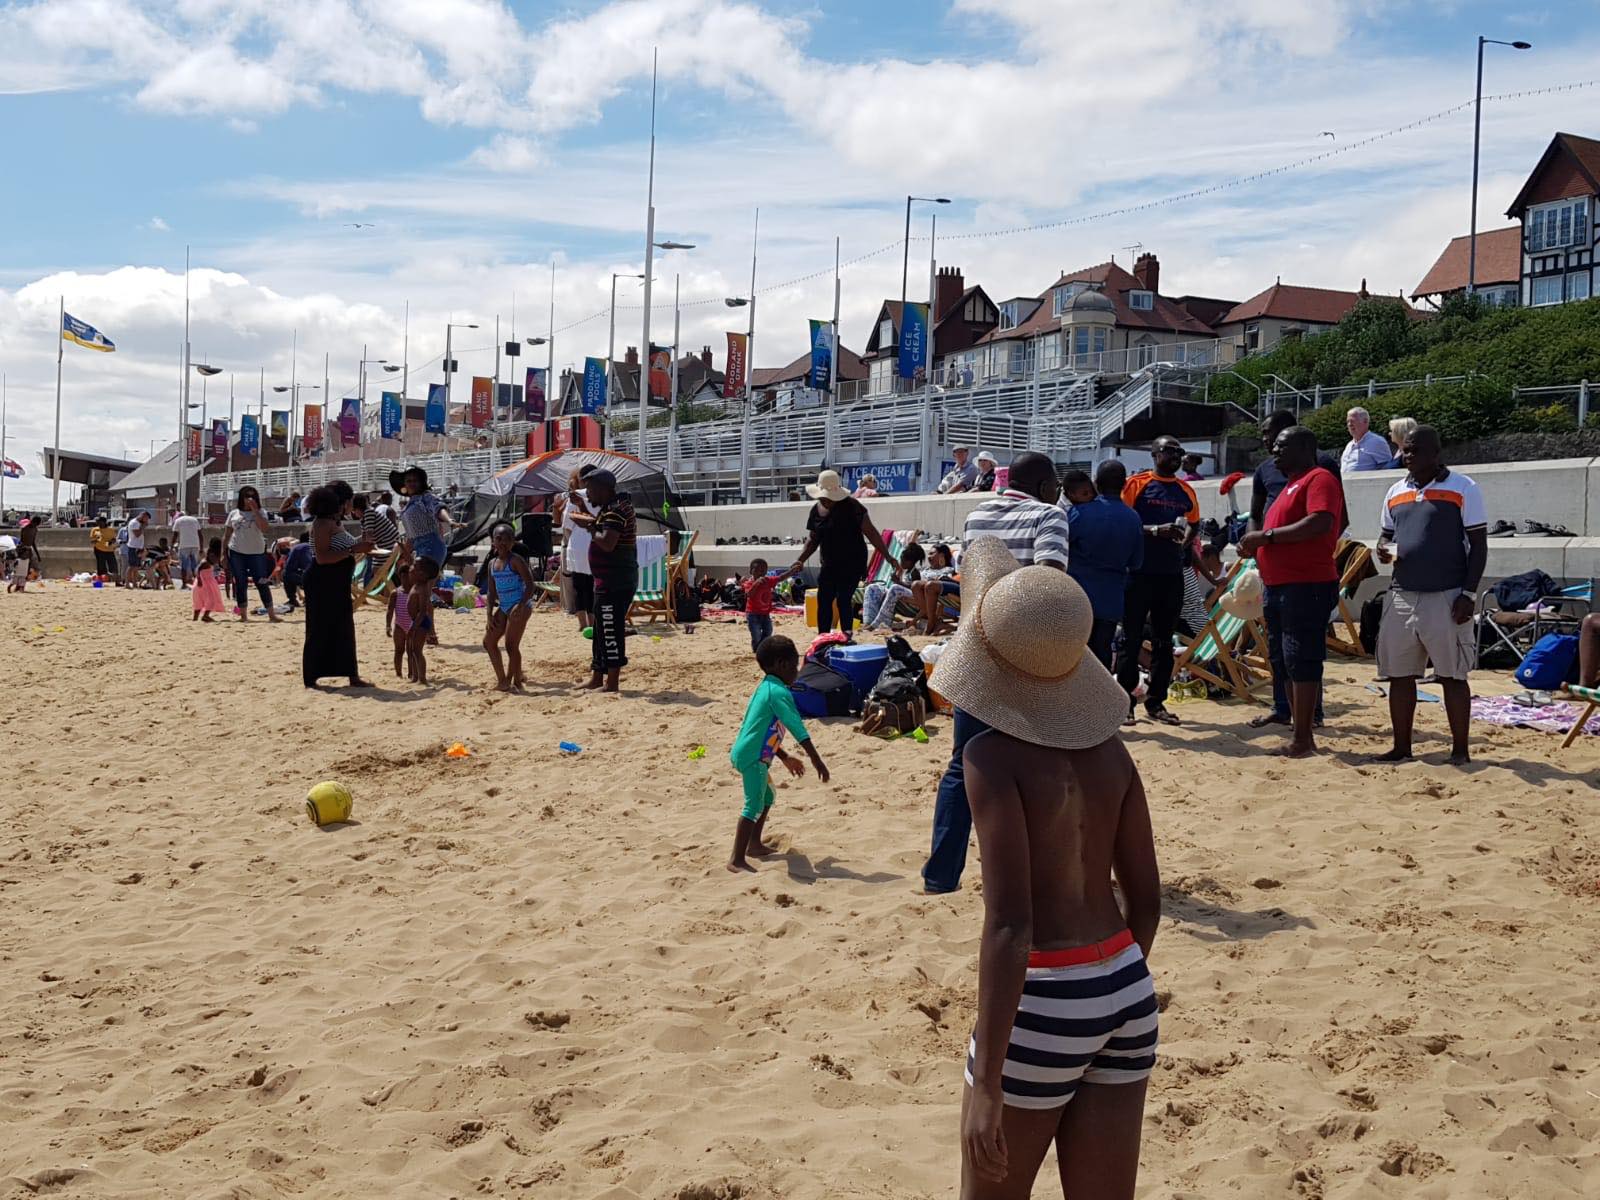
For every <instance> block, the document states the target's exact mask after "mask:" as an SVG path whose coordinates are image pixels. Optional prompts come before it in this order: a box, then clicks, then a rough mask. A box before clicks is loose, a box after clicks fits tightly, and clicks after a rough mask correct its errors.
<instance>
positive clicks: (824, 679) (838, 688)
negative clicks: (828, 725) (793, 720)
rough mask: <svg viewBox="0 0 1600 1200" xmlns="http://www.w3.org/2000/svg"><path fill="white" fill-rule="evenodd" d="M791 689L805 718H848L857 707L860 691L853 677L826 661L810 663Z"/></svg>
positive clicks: (801, 670)
mask: <svg viewBox="0 0 1600 1200" xmlns="http://www.w3.org/2000/svg"><path fill="white" fill-rule="evenodd" d="M789 690H790V691H791V692H793V693H794V706H795V707H796V708H798V709H799V710H800V715H801V716H803V717H848V716H849V715H850V712H851V709H852V708H853V707H854V706H855V695H856V692H855V688H853V687H851V686H850V679H849V677H848V676H846V675H844V674H843V673H842V672H839V671H835V670H834V669H833V668H832V667H830V666H828V664H827V663H825V662H808V663H806V665H805V666H803V667H801V668H800V675H799V677H798V678H796V679H795V681H794V683H792V684H790V685H789Z"/></svg>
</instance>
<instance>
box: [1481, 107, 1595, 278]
mask: <svg viewBox="0 0 1600 1200" xmlns="http://www.w3.org/2000/svg"><path fill="white" fill-rule="evenodd" d="M1558 150H1565V151H1566V152H1567V153H1568V154H1570V155H1572V157H1573V159H1574V160H1575V161H1576V162H1577V164H1578V169H1579V170H1580V171H1582V172H1583V174H1584V176H1585V177H1587V179H1588V180H1589V182H1590V183H1591V184H1593V185H1594V188H1595V191H1596V192H1600V141H1596V140H1595V139H1594V138H1586V137H1579V136H1578V135H1577V134H1575V133H1558V134H1556V135H1555V137H1553V138H1551V139H1550V144H1549V145H1548V146H1546V147H1545V150H1544V153H1543V154H1541V155H1540V156H1539V162H1538V165H1537V166H1535V167H1534V168H1533V171H1532V172H1531V173H1530V174H1529V175H1528V178H1527V180H1526V181H1525V182H1524V183H1523V185H1522V190H1521V191H1519V192H1518V193H1517V198H1516V199H1515V200H1513V201H1512V202H1511V207H1510V208H1508V209H1506V216H1508V217H1520V216H1521V215H1522V210H1523V208H1524V207H1525V205H1524V204H1523V197H1524V196H1526V195H1527V194H1528V190H1529V189H1530V188H1532V187H1533V185H1534V184H1535V183H1536V182H1537V181H1538V179H1539V176H1540V174H1542V173H1543V171H1544V168H1545V164H1546V163H1548V162H1549V161H1550V158H1551V156H1552V155H1553V154H1555V153H1556V151H1558ZM1479 249H1480V250H1481V249H1482V247H1481V246H1480V247H1479Z"/></svg>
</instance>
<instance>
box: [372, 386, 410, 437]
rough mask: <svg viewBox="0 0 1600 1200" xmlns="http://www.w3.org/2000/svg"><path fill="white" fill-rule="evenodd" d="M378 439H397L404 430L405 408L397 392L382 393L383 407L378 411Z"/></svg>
mask: <svg viewBox="0 0 1600 1200" xmlns="http://www.w3.org/2000/svg"><path fill="white" fill-rule="evenodd" d="M378 420H379V422H380V423H381V424H380V427H379V433H378V436H379V437H386V438H397V437H399V436H400V431H401V430H402V429H403V428H405V423H406V406H405V404H404V403H402V402H401V400H400V394H399V393H398V392H385V393H383V407H382V408H380V409H379V410H378Z"/></svg>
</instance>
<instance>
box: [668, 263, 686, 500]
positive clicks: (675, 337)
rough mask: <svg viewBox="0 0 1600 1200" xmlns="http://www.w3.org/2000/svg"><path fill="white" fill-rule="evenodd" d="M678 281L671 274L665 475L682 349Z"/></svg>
mask: <svg viewBox="0 0 1600 1200" xmlns="http://www.w3.org/2000/svg"><path fill="white" fill-rule="evenodd" d="M678 279H679V275H678V273H677V272H676V271H674V272H673V273H672V370H671V371H670V372H669V373H668V376H667V378H668V379H669V380H670V381H671V382H670V383H668V384H667V474H668V475H671V474H672V459H673V454H672V439H673V435H674V434H676V433H677V432H678V354H679V352H680V351H681V350H682V347H681V346H679V345H678V342H679V339H680V335H679V331H678Z"/></svg>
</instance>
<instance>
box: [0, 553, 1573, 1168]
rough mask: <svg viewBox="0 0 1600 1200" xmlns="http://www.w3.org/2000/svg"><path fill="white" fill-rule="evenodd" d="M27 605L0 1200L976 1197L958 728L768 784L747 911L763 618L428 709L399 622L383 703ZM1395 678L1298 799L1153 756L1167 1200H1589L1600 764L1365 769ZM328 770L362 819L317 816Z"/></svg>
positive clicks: (1486, 759)
mask: <svg viewBox="0 0 1600 1200" xmlns="http://www.w3.org/2000/svg"><path fill="white" fill-rule="evenodd" d="M4 599H5V603H4V604H3V605H0V639H3V643H4V645H5V646H6V648H7V651H8V653H7V656H6V657H7V665H8V668H9V669H8V672H7V674H8V677H9V678H8V686H7V687H6V689H5V692H4V696H3V698H0V717H3V723H4V728H5V730H6V732H7V743H8V749H9V755H8V758H9V761H8V763H7V770H6V772H5V774H6V777H7V781H8V786H7V787H6V789H5V796H6V798H5V801H4V811H5V813H6V816H7V819H6V821H5V823H4V826H3V829H0V966H3V972H4V978H5V980H6V985H7V986H6V987H5V988H4V990H3V995H0V1004H3V1006H4V1012H3V1014H0V1129H3V1134H0V1197H5V1198H6V1200H10V1198H12V1197H18V1198H21V1197H31V1196H35V1195H45V1194H49V1195H57V1196H84V1197H118V1198H126V1200H142V1198H146V1197H151V1198H154V1197H167V1196H173V1197H177V1196H182V1197H192V1198H198V1200H213V1198H215V1200H220V1198H222V1197H230V1198H240V1200H243V1198H247V1197H248V1198H254V1197H263V1198H264V1197H282V1196H291V1195H303V1196H310V1197H319V1198H323V1197H417V1198H422V1197H430V1198H431V1197H446V1196H459V1197H468V1196H477V1195H538V1196H541V1197H551V1198H556V1200H563V1198H569V1197H570V1198H579V1197H584V1198H589V1197H593V1198H601V1197H604V1198H607V1200H625V1198H629V1200H631V1198H634V1197H638V1198H641V1200H662V1198H665V1200H732V1198H735V1197H738V1198H741V1200H749V1198H758V1197H759V1198H768V1197H771V1198H784V1200H823V1198H829V1200H833V1198H837V1197H875V1198H896V1200H898V1198H907V1200H909V1198H912V1197H919V1198H920V1197H947V1196H953V1195H955V1190H956V1189H955V1184H956V1178H957V1164H958V1149H957V1143H956V1140H955V1133H956V1128H957V1106H958V1103H959V1096H960V1089H961V1059H962V1055H963V1053H964V1048H965V1043H966V1039H967V1036H968V1033H969V1031H970V1024H971V1020H972V1017H973V1013H974V1009H975V999H976V953H977V946H978V936H979V923H980V913H981V905H982V897H981V894H980V890H981V889H980V888H979V886H978V872H977V867H976V862H975V860H974V861H973V862H972V863H970V864H969V869H968V874H967V880H966V883H967V886H966V887H965V889H964V890H963V891H961V892H960V893H957V894H955V895H952V896H946V897H939V898H928V897H924V896H922V895H921V894H920V892H919V890H918V889H919V887H920V880H919V878H918V868H919V867H920V865H921V862H922V858H923V856H924V853H925V849H926V842H927V837H928V830H929V819H930V814H931V811H932V805H933V795H934V786H935V782H936V780H937V778H938V776H939V773H940V770H941V768H942V765H943V761H944V758H945V756H946V755H947V754H948V748H949V735H950V726H949V722H948V720H947V719H943V718H940V719H937V720H934V721H931V722H930V729H931V732H932V733H933V738H932V742H931V744H929V745H919V744H917V743H915V742H913V741H911V740H909V739H904V740H899V741H895V742H882V741H878V740H876V739H871V738H866V737H863V736H860V735H858V734H856V733H854V732H852V730H851V728H850V726H849V724H848V723H847V722H843V721H839V722H832V723H826V724H821V725H820V726H818V725H814V730H815V736H816V738H817V741H818V746H819V749H820V750H821V752H822V754H823V756H824V757H825V758H826V759H827V761H828V763H829V765H830V767H831V768H832V770H833V782H832V783H831V784H829V785H826V786H824V785H822V784H819V783H818V782H817V781H816V780H815V779H814V778H812V777H810V776H808V777H807V778H806V779H805V780H803V781H799V782H787V783H778V788H779V791H778V804H777V807H776V808H775V809H774V812H773V817H772V821H771V824H770V832H771V834H773V835H774V836H775V838H776V840H777V844H778V846H779V847H780V850H781V853H780V855H779V857H777V858H774V859H771V860H768V861H766V862H765V863H764V864H762V866H761V868H760V870H759V873H758V874H756V875H755V876H740V877H735V876H731V875H729V874H728V873H727V872H726V871H725V870H724V869H723V862H724V861H725V859H726V857H727V853H728V846H729V842H730V839H731V835H732V831H733V825H734V819H735V816H736V815H737V811H738V805H739V800H738V791H737V782H736V778H735V776H734V774H733V772H732V771H731V769H730V768H729V766H728V763H727V752H728V747H729V744H730V742H731V740H732V736H733V734H734V732H735V730H736V729H737V726H738V723H739V719H740V716H741V715H742V711H743V704H744V700H745V698H746V697H747V695H748V694H749V691H750V690H751V688H752V687H753V686H754V683H755V682H756V675H755V673H754V667H753V664H752V663H751V662H750V661H749V658H748V640H747V635H746V633H745V631H744V628H743V627H742V625H741V626H734V625H712V626H702V627H701V629H700V630H699V632H697V633H696V634H695V635H693V636H684V635H681V634H676V635H675V634H672V633H670V632H667V633H665V635H664V636H663V637H662V638H661V640H659V641H656V640H653V639H652V638H651V637H649V636H643V637H640V638H637V639H634V640H633V641H632V642H631V643H630V653H631V654H632V657H633V661H632V664H631V665H630V667H629V668H628V670H627V671H626V672H625V674H624V678H623V686H624V695H623V696H622V697H620V698H619V697H604V696H598V695H594V694H589V693H583V692H580V691H579V690H577V688H576V684H577V682H578V681H579V680H580V679H581V678H582V676H583V674H584V672H585V670H586V667H587V652H588V643H587V642H584V641H582V640H581V639H580V638H578V637H577V636H576V634H575V631H574V629H573V627H572V624H571V623H570V622H569V621H568V620H566V619H565V618H562V617H559V616H556V615H550V614H546V613H541V614H538V615H536V616H535V617H534V619H533V621H532V623H531V624H530V626H529V634H528V638H527V641H526V642H525V644H524V653H525V656H526V659H527V664H528V675H529V678H530V680H532V681H533V686H532V688H531V692H530V694H528V695H523V696H504V695H499V694H497V693H495V692H493V691H492V690H490V688H489V684H490V683H491V682H492V679H493V675H492V672H491V670H490V667H489V664H488V661H487V659H486V658H485V657H484V655H483V653H482V651H481V649H480V647H479V646H478V639H479V637H480V636H481V634H482V617H481V615H478V614H468V615H456V614H443V613H441V614H440V617H439V624H440V629H441V636H442V638H443V641H444V643H445V645H444V646H443V647H441V648H440V649H439V650H437V651H434V652H433V653H432V654H431V655H430V675H431V677H432V678H433V680H434V685H433V686H432V687H430V688H427V689H422V688H418V687H416V686H413V685H410V684H407V683H405V682H403V681H397V680H396V679H395V678H394V675H393V673H392V670H391V662H390V655H389V649H388V644H387V643H386V642H385V640H384V638H383V628H382V621H383V618H382V612H381V610H378V609H367V610H363V611H362V612H360V613H358V614H357V630H358V637H359V639H360V643H361V650H362V656H363V665H364V668H365V669H366V670H367V671H368V673H369V675H370V677H371V678H373V679H374V680H376V681H378V682H379V685H380V688H379V690H378V691H377V692H375V693H369V694H365V695H359V694H352V693H346V692H327V693H308V692H306V691H305V690H304V689H303V688H302V687H301V685H300V680H299V652H300V636H301V631H300V628H299V618H298V616H297V617H295V618H292V619H291V622H290V623H289V624H286V625H284V626H281V627H273V626H269V625H268V624H266V623H265V622H264V621H254V622H252V623H250V624H248V625H245V626H239V625H236V624H233V623H224V624H222V625H220V626H204V625H199V624H193V623H191V622H190V620H189V607H190V605H189V597H188V596H187V594H184V593H168V594H163V595H155V594H150V593H125V592H119V591H112V590H104V591H95V590H92V589H90V588H88V587H83V586H66V585H62V584H50V585H48V586H47V587H46V588H44V589H43V590H42V591H36V592H32V593H30V594H27V595H24V596H6V597H5V598H4ZM58 628H59V629H60V630H61V631H60V632H57V629H58ZM778 630H779V632H787V633H790V634H791V635H792V636H795V637H797V638H798V637H799V636H800V622H799V620H798V619H797V618H789V619H787V620H784V619H781V618H780V621H779V626H778ZM1371 678H1372V668H1371V665H1370V663H1349V662H1338V663H1335V664H1331V682H1330V684H1329V687H1328V695H1327V704H1328V711H1329V718H1330V727H1329V728H1328V729H1327V730H1326V731H1324V733H1323V735H1322V744H1323V753H1322V755H1321V756H1320V757H1319V758H1318V759H1317V760H1315V761H1314V762H1311V763H1305V764H1300V763H1287V762H1284V761H1282V760H1280V759H1277V758H1275V757H1273V756H1272V755H1270V754H1269V753H1268V752H1267V751H1268V749H1269V748H1270V747H1272V746H1275V745H1276V744H1277V743H1278V742H1279V741H1280V740H1281V739H1280V737H1279V736H1278V735H1277V734H1274V733H1271V732H1262V731H1252V730H1249V729H1247V728H1246V727H1245V720H1246V718H1247V717H1248V716H1249V715H1250V712H1251V711H1254V710H1247V709H1245V708H1243V707H1241V706H1238V705H1223V704H1214V703H1190V704H1185V705H1183V706H1182V707H1180V708H1179V709H1178V710H1177V711H1178V712H1179V713H1180V715H1181V716H1182V718H1183V720H1184V726H1183V728H1181V729H1166V728H1160V727H1157V726H1154V725H1152V724H1149V723H1145V724H1141V725H1140V726H1138V727H1137V728H1136V729H1134V730H1133V731H1132V732H1131V733H1130V734H1129V735H1128V739H1127V740H1128V745H1129V747H1130V749H1131V750H1132V753H1133V755H1134V757H1135V759H1136V760H1137V762H1138V764H1139V766H1140V768H1141V770H1142V772H1143V774H1144V778H1145V782H1146V786H1147V788H1148V790H1149V792H1150V796H1151V805H1152V810H1153V815H1154V819H1155V826H1156V839H1157V845H1158V848H1159V850H1160V853H1161V859H1162V862H1161V866H1162V872H1163V876H1164V879H1165V883H1166V906H1165V917H1164V920H1163V923H1162V929H1161V933H1160V935H1159V937H1158V939H1157V941H1156V945H1155V953H1154V956H1153V959H1152V968H1153V970H1154V972H1155V975H1156V983H1157V987H1158V989H1159V992H1160V995H1161V997H1162V1000H1163V1003H1164V1005H1165V1012H1164V1017H1163V1027H1162V1047H1161V1052H1160V1061H1159V1065H1158V1068H1157V1071H1156V1074H1155V1077H1154V1079H1153V1080H1152V1085H1151V1090H1150V1096H1149V1103H1148V1108H1147V1115H1146V1124H1145V1149H1144V1156H1143V1168H1142V1174H1141V1185H1140V1194H1141V1196H1146V1197H1152V1198H1154V1197H1160V1198H1162V1200H1168V1198H1171V1200H1178V1198H1182V1200H1212V1198H1215V1197H1222V1196H1228V1197H1234V1196H1238V1197H1256V1196H1260V1197H1279V1196H1290V1197H1329V1198H1332V1197H1365V1196H1375V1197H1385V1196H1405V1197H1418V1198H1421V1197H1429V1198H1432V1197H1440V1198H1442V1197H1508V1198H1509V1197H1517V1198H1519V1200H1524V1198H1527V1197H1539V1198H1541V1200H1555V1198H1562V1197H1594V1196H1597V1195H1600V1150H1597V1149H1596V1145H1597V1139H1600V1015H1597V1013H1600V1010H1597V1008H1596V1005H1595V987H1596V977H1597V959H1600V832H1597V831H1600V799H1597V793H1596V791H1595V789H1594V788H1593V787H1592V783H1591V781H1592V779H1593V777H1594V771H1595V765H1596V763H1595V753H1596V751H1595V747H1594V746H1593V745H1592V744H1591V743H1592V739H1589V740H1588V742H1585V743H1580V744H1579V745H1578V746H1575V747H1574V748H1573V750H1572V751H1570V752H1568V753H1566V754H1560V753H1559V752H1558V749H1557V747H1558V744H1559V740H1560V739H1559V738H1558V737H1556V736H1554V735H1549V734H1541V733H1534V732H1527V731H1521V730H1504V729H1493V728H1488V727H1485V726H1480V725H1475V726H1474V738H1475V751H1476V753H1477V755H1478V762H1477V763H1475V764H1474V765H1473V766H1472V767H1470V768H1468V769H1466V770H1455V769H1451V768H1447V767H1445V766H1443V765H1442V758H1443V755H1444V751H1445V747H1446V742H1445V738H1444V726H1443V713H1442V712H1441V711H1440V710H1439V706H1437V705H1424V706H1422V709H1421V712H1420V713H1419V718H1418V725H1419V735H1420V746H1421V749H1422V750H1423V752H1424V755H1425V760H1424V761H1421V762H1417V763H1414V764H1409V765H1405V766H1401V767H1395V768H1385V767H1374V766H1369V765H1363V764H1362V762H1361V759H1362V757H1363V756H1365V755H1368V754H1371V753H1374V752H1377V751H1379V750H1382V749H1384V748H1386V745H1387V740H1386V728H1387V715H1386V711H1385V709H1384V706H1383V701H1382V700H1381V699H1380V698H1379V697H1378V696H1377V695H1375V694H1373V693H1372V692H1370V691H1368V690H1367V688H1366V684H1367V683H1368V682H1370V680H1371ZM1477 686H1478V688H1479V690H1480V691H1508V690H1511V688H1510V681H1509V679H1508V678H1507V677H1505V676H1502V675H1498V674H1484V675H1482V676H1481V681H1480V682H1479V683H1478V685H1477ZM562 740H568V741H573V742H577V743H579V744H580V745H581V746H582V747H583V752H582V753H581V754H579V755H574V756H564V755H562V754H561V753H560V752H559V751H558V749H557V743H558V742H560V741H562ZM456 741H461V742H463V743H465V744H466V745H467V746H468V747H470V748H471V751H472V755H471V757H470V758H467V759H464V760H449V759H447V758H446V757H445V755H444V749H445V747H446V746H448V745H449V744H450V743H452V742H456ZM699 745H704V746H706V747H707V753H706V754H705V756H704V757H703V758H701V759H698V760H693V759H690V758H689V757H688V755H689V753H690V751H692V750H693V749H694V748H695V747H696V746H699ZM323 779H337V780H340V781H342V782H344V783H345V784H346V785H347V786H348V787H349V788H350V790H351V791H352V792H353V794H354V796H355V818H356V819H355V822H354V823H352V824H349V825H346V826H342V827H337V828H331V829H324V830H319V829H317V828H315V827H314V826H313V825H312V824H311V823H310V822H309V821H308V820H307V818H306V815H305V810H304V798H305V793H306V790H307V788H308V787H309V786H310V785H311V784H313V783H316V782H317V781H319V780H323ZM775 782H776V780H775ZM974 853H975V852H974ZM1035 1194H1036V1195H1037V1196H1048V1195H1058V1194H1059V1185H1058V1184H1057V1182H1056V1180H1055V1176H1054V1170H1053V1165H1052V1164H1050V1163H1047V1164H1046V1167H1045V1170H1044V1171H1043V1172H1042V1173H1041V1175H1040V1179H1039V1183H1038V1185H1037V1188H1036V1191H1035Z"/></svg>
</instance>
